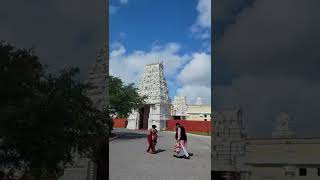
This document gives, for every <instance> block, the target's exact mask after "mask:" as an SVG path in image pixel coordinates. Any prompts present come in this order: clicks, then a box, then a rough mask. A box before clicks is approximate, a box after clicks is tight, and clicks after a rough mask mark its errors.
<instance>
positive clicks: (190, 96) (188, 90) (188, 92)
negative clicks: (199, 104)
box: [177, 85, 211, 105]
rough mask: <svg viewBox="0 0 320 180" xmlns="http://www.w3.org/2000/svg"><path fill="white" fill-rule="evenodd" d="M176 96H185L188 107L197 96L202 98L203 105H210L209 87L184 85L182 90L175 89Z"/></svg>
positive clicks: (194, 101) (193, 102)
mask: <svg viewBox="0 0 320 180" xmlns="http://www.w3.org/2000/svg"><path fill="white" fill-rule="evenodd" d="M177 95H179V96H187V101H188V104H189V105H193V104H195V103H196V99H197V97H199V96H201V97H202V98H203V103H204V104H207V105H210V104H211V87H207V86H199V85H186V86H183V87H182V88H179V89H177Z"/></svg>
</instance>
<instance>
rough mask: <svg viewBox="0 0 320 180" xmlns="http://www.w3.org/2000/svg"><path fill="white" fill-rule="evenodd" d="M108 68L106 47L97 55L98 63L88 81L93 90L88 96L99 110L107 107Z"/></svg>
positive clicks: (92, 69)
mask: <svg viewBox="0 0 320 180" xmlns="http://www.w3.org/2000/svg"><path fill="white" fill-rule="evenodd" d="M108 66H109V65H108V61H107V54H106V45H104V46H103V47H102V48H101V49H100V51H99V52H98V54H97V58H96V62H95V63H94V65H93V66H92V68H91V70H90V72H89V78H88V80H87V82H88V83H89V84H90V85H91V86H92V89H90V90H89V91H88V96H89V97H90V99H91V100H92V101H93V104H94V106H95V107H96V108H97V109H99V110H102V109H103V108H105V107H106V98H107V76H108V68H109V67H108Z"/></svg>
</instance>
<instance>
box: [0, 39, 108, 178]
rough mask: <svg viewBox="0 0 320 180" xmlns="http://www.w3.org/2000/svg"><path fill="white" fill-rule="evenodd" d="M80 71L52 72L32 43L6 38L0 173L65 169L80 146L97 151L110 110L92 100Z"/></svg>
mask: <svg viewBox="0 0 320 180" xmlns="http://www.w3.org/2000/svg"><path fill="white" fill-rule="evenodd" d="M78 73H79V70H78V69H75V68H70V69H66V70H63V71H62V72H60V74H58V75H52V74H50V73H47V72H46V67H45V66H43V65H42V64H41V63H40V62H39V58H38V57H37V56H36V55H34V51H33V50H32V49H29V50H27V49H16V48H15V47H13V46H11V45H9V44H6V43H4V42H1V43H0V114H1V119H0V176H2V177H0V179H2V178H4V177H5V176H7V178H8V177H10V176H13V175H14V173H16V172H18V171H19V170H20V171H19V172H21V173H22V174H23V175H24V176H31V177H34V178H39V177H41V176H52V175H56V174H59V173H61V172H62V171H63V169H64V166H65V165H66V164H67V163H72V156H73V154H74V152H75V151H78V152H79V153H80V154H81V155H85V156H89V157H91V158H93V159H95V158H94V157H97V155H96V152H97V151H96V148H97V147H96V145H97V139H99V138H100V139H101V138H102V137H108V123H109V122H108V116H109V114H106V113H105V112H100V111H98V110H97V109H95V108H94V107H93V106H92V102H91V100H90V99H89V98H88V97H87V96H86V95H85V92H86V90H87V86H85V85H84V84H82V83H80V82H79V81H77V80H76V75H77V74H78ZM106 139H107V138H106Z"/></svg>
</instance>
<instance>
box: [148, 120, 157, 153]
mask: <svg viewBox="0 0 320 180" xmlns="http://www.w3.org/2000/svg"><path fill="white" fill-rule="evenodd" d="M156 128H157V126H156V125H152V128H151V129H150V130H149V131H148V144H149V146H148V149H147V152H148V153H151V154H155V153H156V144H157V139H158V134H157V132H158V131H157V129H156ZM150 150H151V152H150Z"/></svg>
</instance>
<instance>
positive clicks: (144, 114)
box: [139, 105, 150, 129]
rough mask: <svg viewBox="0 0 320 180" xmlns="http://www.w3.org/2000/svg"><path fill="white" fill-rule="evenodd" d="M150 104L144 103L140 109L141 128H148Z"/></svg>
mask: <svg viewBox="0 0 320 180" xmlns="http://www.w3.org/2000/svg"><path fill="white" fill-rule="evenodd" d="M149 114H150V105H144V106H143V107H142V108H140V109H139V129H148V120H149Z"/></svg>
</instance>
